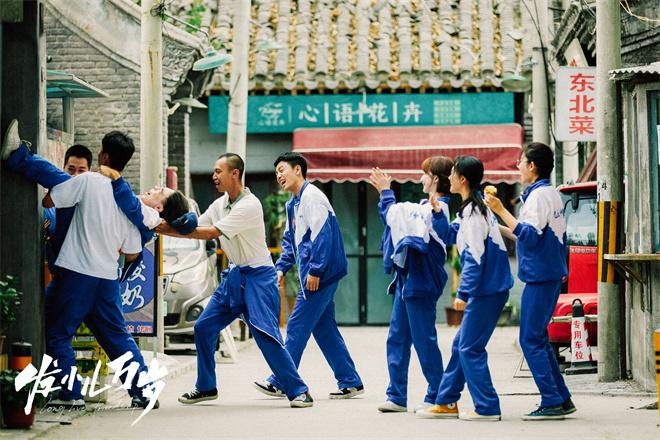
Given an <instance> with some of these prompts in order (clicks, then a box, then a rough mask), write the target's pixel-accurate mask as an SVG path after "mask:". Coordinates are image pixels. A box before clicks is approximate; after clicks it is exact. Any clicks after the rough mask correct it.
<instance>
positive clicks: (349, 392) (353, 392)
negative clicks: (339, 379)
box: [330, 385, 364, 399]
mask: <svg viewBox="0 0 660 440" xmlns="http://www.w3.org/2000/svg"><path fill="white" fill-rule="evenodd" d="M360 394H364V385H358V386H356V387H349V388H341V389H339V390H338V391H333V392H332V393H330V398H331V399H350V398H351V397H355V396H358V395H360Z"/></svg>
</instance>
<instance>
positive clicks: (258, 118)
mask: <svg viewBox="0 0 660 440" xmlns="http://www.w3.org/2000/svg"><path fill="white" fill-rule="evenodd" d="M513 107H514V106H513V93H504V92H501V93H498V92H488V93H435V94H433V93H432V94H429V93H425V94H389V95H388V94H380V95H360V94H356V95H296V96H293V95H285V96H276V95H269V96H250V97H249V99H248V117H247V118H248V119H247V131H248V133H289V132H292V131H293V130H295V129H296V128H329V127H389V126H414V125H468V124H504V123H509V122H513V120H514V111H513ZM228 109H229V98H228V97H227V96H210V97H209V127H210V131H211V133H226V132H227V114H228Z"/></svg>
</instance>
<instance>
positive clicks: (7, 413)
mask: <svg viewBox="0 0 660 440" xmlns="http://www.w3.org/2000/svg"><path fill="white" fill-rule="evenodd" d="M19 373H20V372H19V371H16V370H3V371H0V396H2V419H3V421H4V423H5V425H6V427H7V428H13V429H27V428H29V427H30V426H32V423H34V416H35V414H36V412H37V411H36V406H37V403H38V402H41V397H42V396H41V394H37V395H36V396H35V399H34V401H33V402H32V409H31V410H30V412H29V413H28V414H25V405H26V404H27V401H28V397H29V396H30V392H31V390H32V387H31V386H25V387H23V388H21V389H20V390H19V391H16V388H15V386H14V382H15V380H16V376H18V374H19Z"/></svg>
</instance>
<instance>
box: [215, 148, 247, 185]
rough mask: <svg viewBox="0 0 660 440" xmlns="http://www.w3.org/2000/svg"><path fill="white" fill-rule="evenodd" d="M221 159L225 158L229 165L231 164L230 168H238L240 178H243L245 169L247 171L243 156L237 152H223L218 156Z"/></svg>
mask: <svg viewBox="0 0 660 440" xmlns="http://www.w3.org/2000/svg"><path fill="white" fill-rule="evenodd" d="M220 159H225V160H226V161H227V165H229V168H231V169H232V170H238V178H239V179H242V178H243V171H245V162H243V159H241V156H239V155H238V154H236V153H225V154H221V155H220V157H218V160H220Z"/></svg>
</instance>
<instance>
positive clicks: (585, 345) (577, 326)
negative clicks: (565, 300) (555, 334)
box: [571, 318, 592, 362]
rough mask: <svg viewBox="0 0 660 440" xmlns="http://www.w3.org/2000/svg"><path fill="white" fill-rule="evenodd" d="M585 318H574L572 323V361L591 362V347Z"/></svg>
mask: <svg viewBox="0 0 660 440" xmlns="http://www.w3.org/2000/svg"><path fill="white" fill-rule="evenodd" d="M586 331H587V330H586V326H585V319H584V318H581V319H575V318H574V319H573V321H572V323H571V341H572V352H573V355H572V362H587V361H588V362H591V361H592V358H591V349H590V347H589V338H587V333H586Z"/></svg>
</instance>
